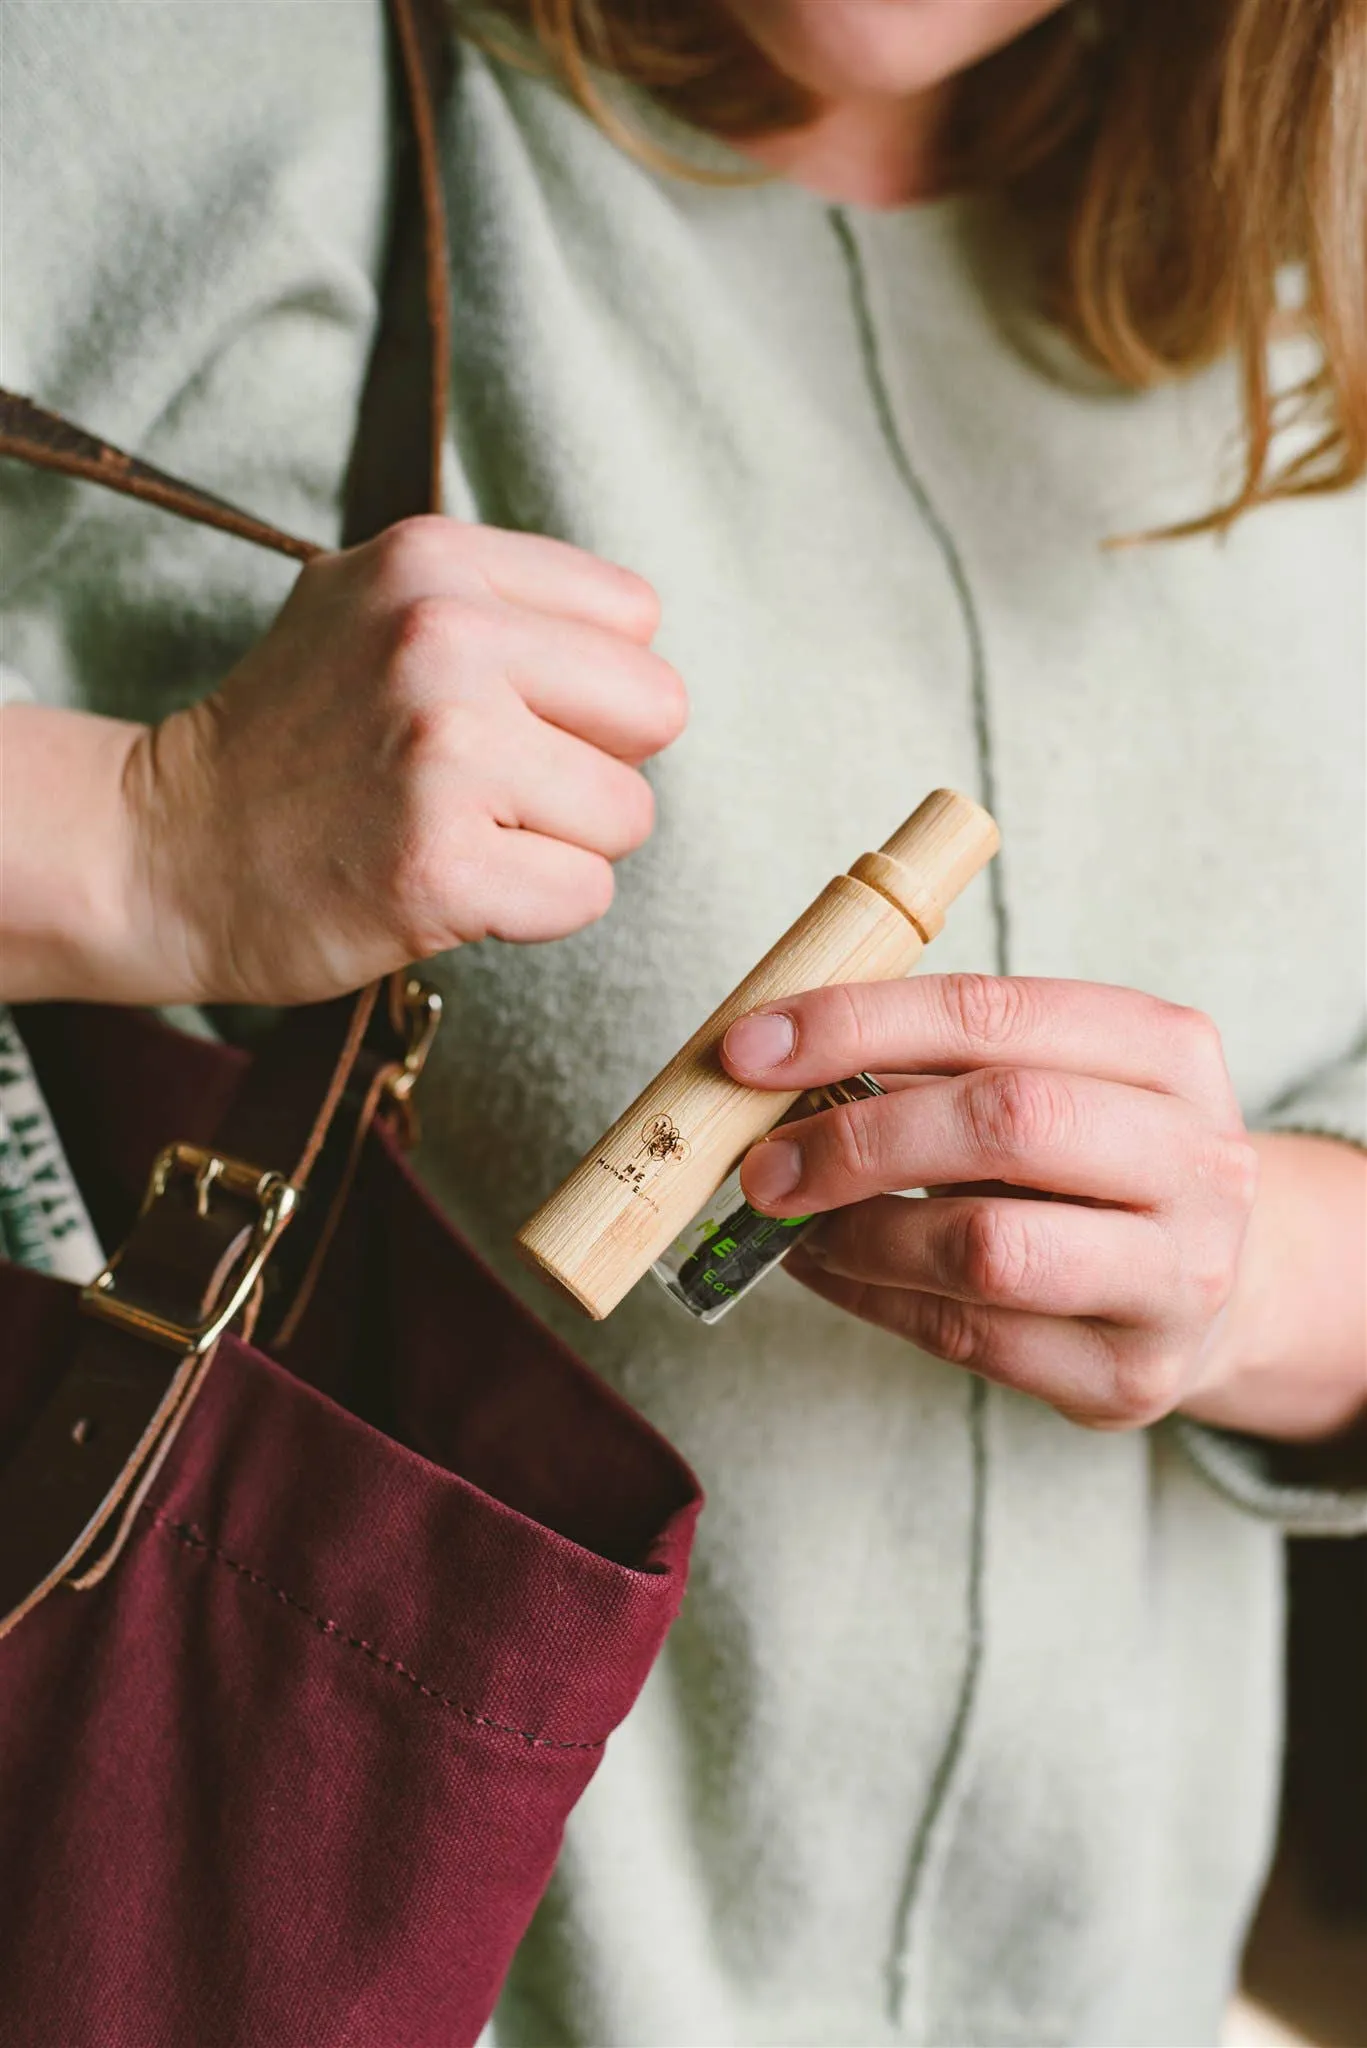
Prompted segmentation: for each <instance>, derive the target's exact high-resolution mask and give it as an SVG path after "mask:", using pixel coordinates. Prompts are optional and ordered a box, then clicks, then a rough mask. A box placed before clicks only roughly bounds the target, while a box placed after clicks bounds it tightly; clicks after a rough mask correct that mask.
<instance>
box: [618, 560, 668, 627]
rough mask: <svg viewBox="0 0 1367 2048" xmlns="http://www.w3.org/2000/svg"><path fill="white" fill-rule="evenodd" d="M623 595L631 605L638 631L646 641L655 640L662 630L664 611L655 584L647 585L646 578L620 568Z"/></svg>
mask: <svg viewBox="0 0 1367 2048" xmlns="http://www.w3.org/2000/svg"><path fill="white" fill-rule="evenodd" d="M617 575H618V577H619V578H620V579H621V588H622V592H623V595H624V596H625V597H626V599H627V601H628V602H629V603H630V605H631V608H632V613H633V619H634V623H635V625H636V629H637V631H638V632H639V633H641V634H642V635H643V636H644V637H645V638H646V639H654V637H655V635H656V633H658V632H659V630H660V619H661V617H662V609H661V605H660V597H659V593H658V591H657V590H656V588H655V586H654V584H653V583H647V581H646V579H645V577H644V576H638V575H637V573H636V571H635V570H634V569H623V568H620V567H618V569H617Z"/></svg>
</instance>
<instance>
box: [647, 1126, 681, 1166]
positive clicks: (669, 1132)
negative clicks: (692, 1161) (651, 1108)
mask: <svg viewBox="0 0 1367 2048" xmlns="http://www.w3.org/2000/svg"><path fill="white" fill-rule="evenodd" d="M641 1136H642V1138H643V1139H644V1140H645V1149H646V1152H647V1154H648V1155H649V1157H650V1158H651V1159H658V1160H660V1161H661V1163H663V1162H664V1161H665V1160H666V1159H680V1160H683V1159H687V1157H688V1152H689V1146H688V1140H687V1139H686V1138H685V1137H684V1136H683V1134H682V1133H681V1131H680V1130H679V1127H678V1125H677V1124H676V1123H675V1121H674V1119H673V1117H672V1116H653V1117H652V1118H651V1119H650V1122H649V1123H648V1124H644V1125H643V1126H642V1128H641Z"/></svg>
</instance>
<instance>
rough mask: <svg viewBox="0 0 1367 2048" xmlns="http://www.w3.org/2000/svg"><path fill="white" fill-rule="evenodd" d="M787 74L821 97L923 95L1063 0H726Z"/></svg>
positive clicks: (736, 16)
mask: <svg viewBox="0 0 1367 2048" xmlns="http://www.w3.org/2000/svg"><path fill="white" fill-rule="evenodd" d="M727 4H728V6H729V7H730V10H731V13H732V14H733V15H734V16H735V18H736V19H737V20H738V21H739V22H740V23H741V25H742V27H744V28H745V29H746V30H747V32H748V33H749V34H750V35H751V36H752V37H753V39H754V41H755V42H756V43H758V45H759V46H760V48H761V49H762V50H763V51H764V53H765V55H766V56H767V57H768V58H769V60H770V61H771V63H773V64H775V65H776V66H777V67H778V69H779V70H780V71H782V72H783V74H784V75H785V77H788V78H791V79H793V80H794V81H795V82H796V83H797V84H799V85H802V86H805V87H806V88H807V90H808V91H809V92H812V93H814V94H816V96H817V97H818V98H819V99H850V98H864V97H872V98H884V97H886V96H888V95H890V94H904V93H915V92H923V91H926V90H927V89H929V88H930V87H932V86H936V85H939V84H942V83H943V81H944V80H945V79H947V78H952V77H953V76H954V75H955V73H956V72H960V71H966V70H967V69H968V68H969V67H970V66H971V65H973V64H976V63H977V62H978V60H979V59H980V58H982V57H986V56H988V55H990V53H991V52H992V51H993V50H998V49H1000V48H1001V47H1002V46H1003V44H1005V43H1009V42H1012V41H1013V40H1014V39H1015V37H1016V36H1018V35H1021V34H1023V33H1024V31H1025V30H1026V29H1028V28H1031V27H1033V26H1034V24H1035V23H1036V22H1037V21H1043V20H1044V18H1045V16H1046V15H1050V14H1054V13H1056V12H1057V11H1058V9H1059V8H1060V7H1061V6H1062V5H1063V0H727Z"/></svg>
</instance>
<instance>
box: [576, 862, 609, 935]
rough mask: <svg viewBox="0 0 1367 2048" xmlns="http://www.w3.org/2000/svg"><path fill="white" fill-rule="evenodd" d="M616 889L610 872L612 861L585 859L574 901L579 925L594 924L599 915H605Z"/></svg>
mask: <svg viewBox="0 0 1367 2048" xmlns="http://www.w3.org/2000/svg"><path fill="white" fill-rule="evenodd" d="M616 891H617V878H616V876H615V875H614V874H613V872H612V862H611V861H609V860H602V859H599V860H593V861H586V862H585V864H584V877H583V881H582V883H581V885H580V887H579V889H578V890H577V892H576V895H575V902H574V914H575V916H576V918H577V920H578V924H579V926H583V925H586V924H596V923H597V922H598V919H599V918H600V917H606V916H607V913H608V912H609V910H611V908H612V899H613V897H614V895H615V894H616Z"/></svg>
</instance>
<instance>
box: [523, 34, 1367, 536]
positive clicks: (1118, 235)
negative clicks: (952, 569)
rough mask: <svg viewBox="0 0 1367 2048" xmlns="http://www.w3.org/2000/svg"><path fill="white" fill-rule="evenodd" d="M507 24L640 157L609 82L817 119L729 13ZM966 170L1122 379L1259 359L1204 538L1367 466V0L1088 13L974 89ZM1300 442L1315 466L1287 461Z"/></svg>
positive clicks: (997, 62)
mask: <svg viewBox="0 0 1367 2048" xmlns="http://www.w3.org/2000/svg"><path fill="white" fill-rule="evenodd" d="M489 11H490V10H489V0H484V7H483V12H484V14H485V17H486V19H487V17H488V13H489ZM493 12H495V13H496V14H499V15H502V16H504V17H505V18H507V19H509V20H511V21H512V22H514V23H516V24H517V25H518V26H519V27H520V28H522V29H523V30H527V31H530V33H531V35H532V36H533V38H534V39H535V42H536V44H537V45H538V46H539V50H540V53H541V57H542V61H543V62H544V63H545V65H546V67H547V68H548V70H550V71H551V72H552V74H553V75H554V76H556V77H557V78H558V79H559V80H560V81H561V83H562V84H563V85H564V86H565V87H566V89H567V90H568V91H569V92H570V93H571V94H573V96H574V97H575V99H577V100H578V101H579V103H580V104H581V105H582V106H583V107H584V108H585V109H586V110H587V111H588V112H589V113H590V114H592V115H593V116H594V118H595V119H597V120H599V121H600V122H601V123H603V125H605V126H607V127H609V129H610V130H611V131H612V132H614V133H615V134H616V135H617V136H618V139H620V140H625V141H626V142H627V143H628V145H629V146H631V145H632V142H633V138H632V137H631V136H630V135H629V134H626V133H624V132H623V123H622V116H621V114H620V112H619V111H618V110H617V109H616V108H615V107H614V104H613V103H612V101H611V100H610V99H609V98H608V97H607V96H605V94H604V93H603V91H602V88H601V86H600V84H599V82H598V79H599V77H601V75H602V74H603V73H607V74H609V75H615V76H617V77H620V78H622V79H623V80H625V81H627V82H628V83H630V84H632V85H635V86H638V87H641V88H643V89H644V90H645V91H647V92H648V93H650V94H651V95H652V96H653V97H654V98H655V99H656V100H658V101H659V102H661V103H662V104H663V105H664V106H665V107H666V108H667V109H668V110H669V111H671V112H672V113H674V114H675V115H677V116H679V117H680V118H681V119H683V120H684V121H686V122H688V123H690V124H691V125H693V126H694V127H697V128H701V129H704V130H706V131H709V132H711V133H712V134H714V135H718V136H721V137H723V138H726V139H728V140H733V141H734V140H738V139H741V138H744V137H746V136H758V135H763V134H772V133H774V132H776V131H778V130H781V129H783V128H786V127H792V126H794V125H796V124H798V123H800V122H801V121H802V120H803V119H804V118H806V117H807V116H808V114H809V112H810V103H809V102H808V100H807V98H806V96H805V94H804V92H803V90H802V88H800V87H798V86H795V85H793V84H792V83H791V82H789V81H788V80H787V79H785V78H783V77H781V76H780V75H779V74H778V73H777V72H776V71H775V70H774V69H773V67H772V66H771V65H770V64H769V62H768V61H767V59H766V58H765V57H764V56H763V55H762V54H761V52H760V51H759V50H757V49H756V48H755V47H754V45H753V44H752V43H751V42H750V41H749V40H748V38H747V37H746V36H745V35H744V34H743V32H742V31H741V29H740V28H739V27H738V25H737V24H736V22H735V21H734V20H733V19H732V17H731V16H730V14H729V13H728V12H727V9H726V6H725V4H724V0H493ZM641 146H642V148H643V151H644V150H648V145H641ZM945 164H946V176H947V177H948V178H949V179H950V180H951V181H952V182H953V184H954V185H955V186H956V187H961V188H968V189H976V190H983V191H991V192H994V193H997V194H999V195H1000V196H1001V198H1002V199H1003V200H1004V201H1005V202H1006V203H1007V204H1008V205H1010V206H1011V207H1012V208H1013V210H1014V211H1015V212H1016V213H1017V214H1018V215H1020V216H1022V217H1024V218H1025V219H1027V220H1028V221H1029V222H1030V223H1031V224H1032V226H1033V228H1034V230H1035V246H1036V248H1037V251H1038V275H1039V281H1040V289H1041V292H1042V293H1043V294H1044V297H1045V302H1046V306H1047V310H1048V312H1049V314H1050V316H1051V317H1052V318H1053V319H1054V320H1055V321H1056V323H1057V324H1058V325H1059V326H1060V327H1061V328H1062V329H1063V330H1064V331H1065V333H1066V334H1067V335H1069V336H1070V338H1071V339H1072V340H1073V341H1074V342H1075V343H1076V344H1077V346H1078V347H1079V348H1080V349H1081V350H1082V352H1083V353H1084V355H1085V356H1087V357H1088V358H1089V359H1090V360H1091V361H1092V362H1093V363H1095V364H1097V365H1099V366H1100V367H1101V368H1103V369H1104V370H1106V371H1107V372H1109V373H1110V374H1111V375H1112V376H1114V377H1115V378H1117V379H1118V380H1119V381H1120V382H1121V383H1123V384H1127V385H1130V386H1133V387H1135V388H1142V387H1144V386H1147V385H1152V384H1155V383H1158V382H1159V381H1161V380H1163V379H1165V378H1171V377H1178V376H1181V375H1183V374H1185V373H1187V372H1189V371H1192V370H1195V369H1198V368H1199V367H1201V366H1202V365H1203V364H1207V363H1210V362H1212V361H1214V360H1215V359H1216V358H1218V357H1221V356H1225V355H1229V354H1231V353H1232V354H1233V355H1234V357H1235V358H1236V359H1237V362H1238V364H1239V368H1240V372H1241V377H1242V384H1243V395H1244V415H1245V421H1246V427H1247V438H1246V454H1245V461H1244V465H1243V475H1242V478H1241V480H1240V482H1239V485H1238V487H1237V489H1236V490H1235V491H1234V492H1233V493H1232V494H1231V496H1230V498H1229V500H1228V502H1227V503H1225V504H1223V505H1221V506H1220V507H1218V508H1217V510H1216V511H1214V512H1213V513H1212V514H1211V515H1210V517H1209V518H1208V519H1205V520H1200V521H1197V522H1194V527H1193V529H1183V530H1195V529H1199V528H1203V527H1210V526H1214V527H1223V526H1227V525H1228V524H1230V523H1231V522H1232V521H1233V520H1234V519H1236V518H1237V517H1238V516H1239V515H1240V514H1241V513H1243V512H1247V511H1249V510H1251V509H1252V508H1253V507H1254V506H1257V505H1260V504H1264V503H1266V502H1267V501H1268V500H1269V499H1272V498H1278V497H1290V496H1297V495H1304V494H1306V493H1310V492H1320V491H1330V490H1336V489H1339V488H1341V487H1342V486H1344V485H1346V484H1349V483H1352V482H1353V481H1355V480H1356V479H1357V478H1358V477H1360V476H1362V474H1363V473H1364V470H1367V0H1073V4H1072V5H1070V6H1067V7H1065V8H1063V9H1061V10H1060V12H1058V13H1056V14H1054V15H1051V16H1049V17H1048V18H1046V19H1045V20H1044V21H1042V22H1040V23H1038V24H1037V25H1036V26H1035V27H1034V28H1032V29H1031V30H1029V31H1028V32H1027V33H1025V34H1024V35H1022V36H1021V37H1020V38H1019V39H1018V40H1017V41H1016V42H1014V43H1012V44H1010V45H1009V46H1008V47H1007V48H1006V49H1004V50H1001V51H999V52H997V53H996V54H995V55H993V56H991V57H989V58H987V59H986V60H985V61H984V62H983V63H981V64H979V65H978V66H976V68H975V69H973V70H971V71H969V72H966V73H965V74H964V75H963V77H962V78H961V79H960V80H959V81H958V83H957V86H956V91H955V97H954V100H953V102H952V105H951V109H950V112H949V116H948V120H947V126H946V134H945ZM1286 265H1299V266H1301V269H1302V273H1303V276H1304V280H1305V294H1304V303H1303V307H1302V309H1301V313H1300V318H1301V320H1302V321H1303V323H1304V324H1305V325H1306V326H1307V327H1308V328H1309V329H1310V330H1311V331H1312V332H1313V334H1314V335H1315V337H1316V338H1317V341H1318V344H1319V351H1318V352H1319V358H1320V360H1319V366H1318V367H1317V368H1316V369H1315V370H1313V371H1312V372H1311V373H1310V374H1309V375H1308V376H1307V377H1306V378H1305V379H1304V380H1303V381H1302V382H1301V383H1300V384H1298V385H1296V386H1295V388H1294V389H1292V390H1290V391H1285V390H1283V391H1281V392H1280V393H1278V392H1274V390H1273V388H1272V384H1271V381H1270V374H1269V366H1268V345H1269V342H1270V340H1271V339H1272V337H1273V336H1274V334H1275V333H1276V332H1277V330H1278V327H1279V325H1280V324H1281V323H1282V322H1283V321H1284V319H1285V314H1284V312H1282V311H1280V310H1279V306H1278V287H1277V278H1278V272H1279V271H1281V270H1282V269H1283V266H1286ZM1293 424H1294V425H1295V426H1296V427H1297V429H1298V432H1297V434H1296V436H1295V452H1294V453H1291V454H1288V455H1285V456H1280V457H1279V454H1278V450H1277V445H1276V438H1277V434H1278V431H1279V429H1281V428H1283V427H1286V426H1290V425H1293Z"/></svg>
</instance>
